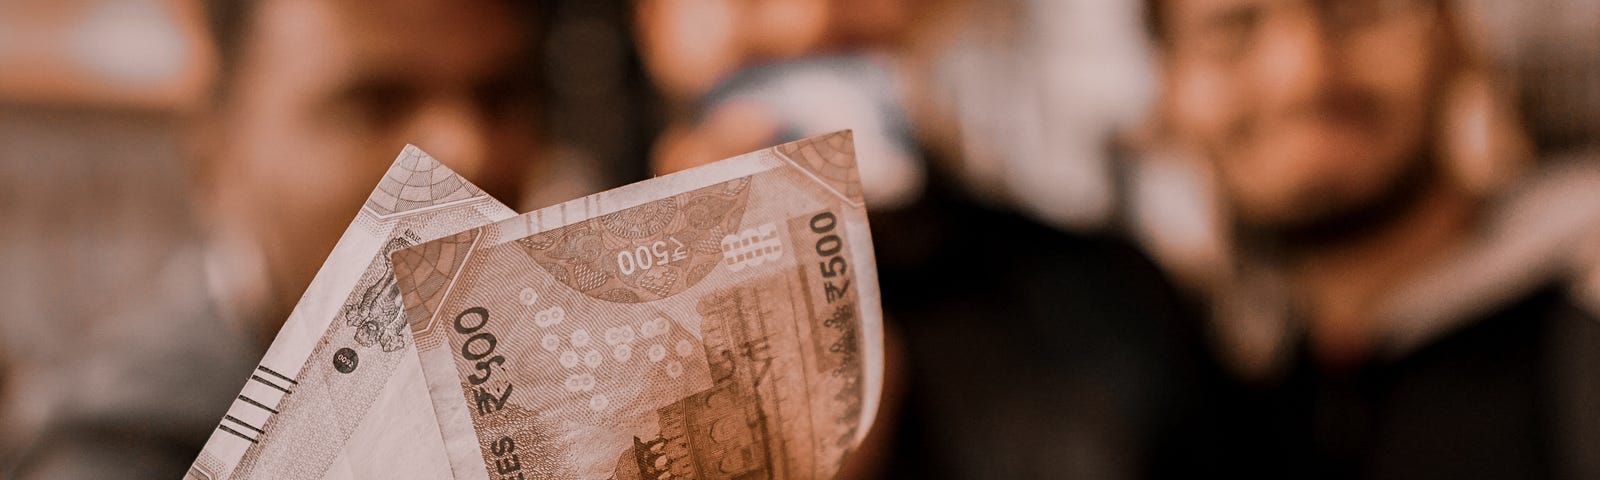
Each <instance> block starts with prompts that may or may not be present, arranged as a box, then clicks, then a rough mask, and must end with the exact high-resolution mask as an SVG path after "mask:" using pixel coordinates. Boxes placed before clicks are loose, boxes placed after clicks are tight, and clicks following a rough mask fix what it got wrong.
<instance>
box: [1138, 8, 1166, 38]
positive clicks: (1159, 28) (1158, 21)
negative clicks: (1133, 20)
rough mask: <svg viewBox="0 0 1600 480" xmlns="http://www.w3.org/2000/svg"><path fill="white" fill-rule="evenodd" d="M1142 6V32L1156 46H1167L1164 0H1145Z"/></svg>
mask: <svg viewBox="0 0 1600 480" xmlns="http://www.w3.org/2000/svg"><path fill="white" fill-rule="evenodd" d="M1143 6H1144V32H1145V35H1146V36H1148V37H1149V38H1150V43H1151V44H1152V45H1155V46H1156V48H1166V47H1167V30H1166V28H1167V24H1166V16H1167V13H1166V8H1167V3H1166V1H1165V0H1145V1H1144V2H1143Z"/></svg>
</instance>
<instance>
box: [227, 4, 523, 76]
mask: <svg viewBox="0 0 1600 480" xmlns="http://www.w3.org/2000/svg"><path fill="white" fill-rule="evenodd" d="M262 1H266V0H205V1H203V2H202V3H203V4H204V5H205V11H206V24H207V25H206V26H207V27H209V28H208V31H209V33H210V36H211V44H212V46H213V47H214V48H215V52H216V63H217V77H216V79H215V82H214V83H213V88H212V93H213V96H212V100H213V101H221V100H223V99H225V98H226V97H227V95H228V94H229V93H231V92H230V91H229V90H230V89H231V88H232V84H233V76H234V75H235V74H237V73H238V68H239V62H240V61H241V57H242V56H243V54H244V48H245V40H246V39H248V38H250V33H251V32H250V29H252V28H255V22H253V21H252V19H253V18H254V17H255V13H256V9H257V8H260V4H261V2H262ZM508 1H510V3H511V5H512V6H513V8H514V9H515V10H516V13H517V14H518V16H519V17H520V18H521V20H522V21H523V22H522V23H523V24H525V25H528V27H529V28H532V29H534V31H535V34H534V37H535V38H540V37H541V35H542V33H543V32H544V31H545V28H544V27H545V25H544V24H543V23H542V21H543V19H545V18H547V15H545V14H546V13H547V12H546V10H547V9H548V8H547V6H546V4H547V3H549V2H546V1H541V0H508ZM531 50H533V51H535V52H537V51H538V49H536V48H535V49H531ZM530 61H534V60H532V59H530Z"/></svg>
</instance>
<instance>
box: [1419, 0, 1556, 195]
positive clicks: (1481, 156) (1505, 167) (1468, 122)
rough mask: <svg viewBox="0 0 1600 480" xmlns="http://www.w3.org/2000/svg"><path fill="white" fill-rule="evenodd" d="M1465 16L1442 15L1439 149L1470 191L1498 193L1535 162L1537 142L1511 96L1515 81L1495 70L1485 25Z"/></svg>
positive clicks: (1455, 176)
mask: <svg viewBox="0 0 1600 480" xmlns="http://www.w3.org/2000/svg"><path fill="white" fill-rule="evenodd" d="M1466 20H1467V19H1465V18H1463V16H1462V15H1459V14H1452V12H1446V14H1445V15H1444V16H1442V17H1441V18H1440V22H1441V23H1440V28H1439V30H1438V31H1437V34H1438V35H1439V45H1440V50H1441V52H1440V56H1441V57H1443V64H1444V65H1445V66H1446V67H1445V68H1446V69H1447V71H1446V72H1444V73H1443V75H1442V77H1443V79H1442V80H1441V82H1440V92H1439V99H1438V101H1439V107H1438V113H1437V114H1438V116H1439V117H1438V119H1437V123H1436V124H1435V125H1434V128H1436V129H1437V131H1436V132H1435V135H1434V141H1435V142H1436V145H1435V151H1436V152H1438V154H1439V156H1440V159H1441V160H1442V161H1443V164H1444V166H1445V167H1446V171H1447V172H1448V173H1449V175H1450V176H1451V177H1452V178H1453V179H1454V180H1455V181H1456V182H1457V183H1458V184H1459V185H1461V186H1462V187H1463V188H1466V189H1467V191H1469V192H1472V193H1473V194H1474V195H1477V196H1479V197H1480V198H1481V197H1485V196H1489V195H1493V194H1494V193H1495V192H1498V191H1500V190H1502V189H1504V188H1505V187H1506V186H1508V185H1509V184H1511V183H1513V182H1514V181H1515V180H1516V179H1517V178H1519V176H1520V175H1521V174H1522V173H1523V172H1525V171H1526V170H1527V169H1528V168H1529V167H1531V166H1532V163H1533V156H1534V151H1533V143H1532V140H1530V139H1529V137H1528V133H1527V131H1526V130H1525V129H1524V128H1523V120H1522V118H1521V117H1522V116H1521V114H1520V113H1519V112H1518V111H1517V108H1516V107H1515V105H1516V102H1515V100H1514V99H1513V98H1512V96H1511V92H1514V91H1515V86H1514V85H1511V83H1510V82H1511V81H1510V79H1509V78H1505V77H1506V76H1504V75H1495V73H1494V72H1495V70H1494V68H1493V66H1492V65H1491V62H1490V60H1489V59H1488V58H1487V57H1488V55H1487V53H1486V52H1487V50H1486V48H1487V47H1486V46H1485V45H1483V44H1482V43H1481V42H1479V41H1478V40H1477V39H1478V38H1479V36H1476V35H1469V33H1473V32H1477V31H1480V30H1481V26H1479V25H1475V24H1472V23H1470V22H1467V21H1466Z"/></svg>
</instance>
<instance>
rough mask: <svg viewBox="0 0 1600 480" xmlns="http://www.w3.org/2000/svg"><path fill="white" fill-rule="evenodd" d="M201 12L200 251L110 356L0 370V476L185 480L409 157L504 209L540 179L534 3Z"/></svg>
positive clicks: (101, 353)
mask: <svg viewBox="0 0 1600 480" xmlns="http://www.w3.org/2000/svg"><path fill="white" fill-rule="evenodd" d="M205 8H206V9H207V13H208V14H209V18H210V19H211V20H212V33H213V34H214V35H215V40H216V52H217V57H218V64H219V67H220V68H219V69H218V70H219V73H220V75H219V76H218V77H217V79H216V80H215V82H214V84H213V96H212V98H211V100H212V101H211V103H210V104H209V106H207V107H206V108H204V109H202V110H203V111H201V112H200V113H199V115H198V116H197V118H195V119H194V122H193V126H192V129H193V132H192V134H193V136H192V140H193V141H192V143H191V145H190V147H191V148H190V153H191V154H192V155H191V156H192V157H193V162H192V165H193V166H194V167H195V170H196V171H197V175H196V179H197V181H196V185H197V187H198V188H197V189H198V190H199V192H200V193H199V194H198V199H197V201H196V202H195V203H196V204H197V205H196V206H197V207H198V209H199V210H200V211H199V212H198V213H199V215H200V223H201V228H200V234H199V236H200V237H201V238H200V240H198V241H195V242H184V243H182V244H175V245H174V246H173V249H174V250H176V252H175V253H172V254H170V255H166V256H164V257H163V258H165V259H166V260H165V261H164V265H162V266H161V268H159V269H157V270H156V271H155V272H152V274H151V275H150V276H149V277H148V278H147V279H146V282H148V283H149V285H137V286H129V287H128V288H130V289H138V290H139V291H141V292H144V295H143V296H141V297H140V298H139V299H138V300H139V301H138V302H131V303H125V304H121V305H118V306H117V307H116V314H115V316H116V317H117V318H116V319H115V321H109V322H99V323H96V324H94V325H95V326H93V327H92V328H90V329H88V330H87V331H85V332H84V333H83V335H84V336H85V337H86V339H92V338H98V337H100V336H106V335H113V336H116V339H117V340H115V341H112V342H111V343H109V344H107V345H104V346H100V347H96V348H93V349H88V350H79V351H78V353H76V354H75V355H72V356H70V359H71V360H72V361H71V362H67V363H54V364H44V365H33V364H31V363H25V364H20V365H18V364H13V365H7V366H6V367H7V370H6V379H5V380H6V385H5V386H6V389H5V390H4V391H5V393H6V394H7V395H8V402H7V404H6V405H5V407H6V409H5V410H6V412H5V413H6V418H7V423H6V425H5V430H4V431H3V432H0V433H3V436H0V438H3V439H4V441H5V443H4V450H5V455H4V458H3V459H0V461H3V462H4V464H3V465H0V469H3V470H0V476H5V477H7V478H177V477H179V476H181V475H182V474H183V472H184V471H185V469H186V468H187V466H188V465H189V463H190V462H191V461H192V460H193V459H194V455H195V454H196V453H197V452H198V451H199V449H200V447H201V445H202V444H203V443H204V441H205V440H206V438H207V437H208V436H209V435H210V433H211V430H212V429H213V428H215V426H216V422H217V421H218V419H219V418H221V416H222V414H223V413H224V411H225V410H226V408H227V407H228V405H229V403H230V400H231V399H232V397H233V396H234V395H235V394H236V393H238V391H239V388H240V386H241V385H242V384H243V382H244V380H245V379H246V378H247V376H248V373H247V372H248V371H249V369H250V368H251V367H252V364H253V363H254V362H255V361H256V360H257V359H259V358H260V355H261V354H262V352H263V349H264V347H265V346H266V345H267V343H268V342H270V341H271V340H272V339H273V337H274V336H275V335H276V333H277V331H278V328H279V327H280V326H281V325H282V322H283V321H284V320H285V319H286V318H287V315H288V313H289V312H290V310H291V309H292V308H293V307H294V304H295V302H296V301H297V300H298V299H299V297H300V294H301V292H302V291H303V290H304V289H305V287H306V285H307V284H308V283H309V282H310V280H311V278H312V276H313V275H314V274H315V273H316V271H317V269H318V267H319V266H320V265H321V264H322V262H323V260H324V259H325V258H326V257H327V254H328V253H329V251H330V250H331V249H332V247H333V244H334V243H335V242H336V241H337V240H338V238H339V235H340V234H341V233H342V232H343V231H344V229H345V228H346V227H347V225H348V223H349V221H350V219H351V218H353V216H354V214H355V212H356V210H357V209H358V208H359V207H360V205H361V202H362V201H363V200H364V199H365V197H366V196H367V195H368V193H369V192H370V191H371V190H372V188H373V186H374V185H376V183H377V180H378V178H379V177H380V176H381V175H382V173H383V172H384V171H385V170H386V169H387V168H388V167H389V165H390V164H391V163H392V162H393V160H394V157H395V155H396V154H397V153H398V152H399V151H400V149H401V148H402V147H403V146H405V144H407V143H414V144H416V145H418V146H420V147H421V148H423V149H425V150H426V151H428V152H429V153H430V154H432V155H434V156H436V157H437V158H438V159H440V161H442V162H444V163H445V164H447V165H449V166H450V167H452V168H453V169H455V170H456V171H457V172H459V173H461V174H462V175H463V176H465V177H466V178H468V179H469V180H471V181H473V182H474V183H476V184H478V185H479V186H481V187H483V188H484V190H486V191H488V192H489V193H491V194H493V195H495V196H497V197H498V198H501V199H503V200H505V201H507V202H512V203H514V202H515V201H516V200H518V199H520V198H521V197H520V193H521V192H519V189H520V187H521V186H522V185H523V184H524V182H525V180H527V178H528V177H529V176H531V175H537V174H539V173H540V166H541V165H542V164H541V162H538V161H537V155H535V152H534V147H535V146H536V142H535V139H536V138H538V137H537V135H536V125H535V123H536V122H535V117H536V115H535V113H536V110H535V108H536V104H535V102H534V93H535V92H536V89H535V85H536V81H537V79H536V78H535V76H534V75H533V72H534V71H535V68H536V67H537V66H538V62H537V61H536V60H535V59H534V58H533V53H534V52H535V48H536V47H537V35H539V34H540V28H538V23H537V20H538V17H537V14H538V13H540V12H536V11H534V10H535V4H533V3H530V2H516V1H501V0H471V1H465V2H463V1H435V0H404V1H401V2H397V3H396V2H386V3H384V4H382V5H376V4H373V5H369V4H364V3H360V2H353V1H344V0H259V1H251V0H237V1H217V2H207V3H206V4H205ZM72 343H73V344H85V342H72ZM57 348H64V349H72V348H74V347H72V346H70V345H58V347H57ZM52 380H53V381H52Z"/></svg>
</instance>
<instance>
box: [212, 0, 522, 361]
mask: <svg viewBox="0 0 1600 480" xmlns="http://www.w3.org/2000/svg"><path fill="white" fill-rule="evenodd" d="M534 5H535V3H533V2H516V1H505V0H473V1H469V2H448V1H436V0H406V1H401V2H398V3H385V4H384V5H383V6H382V7H381V8H379V7H378V6H376V5H368V4H363V3H360V2H351V1H341V0H258V1H248V0H243V1H229V2H212V4H211V5H210V6H209V8H211V14H212V18H213V21H214V25H215V30H216V31H217V32H220V33H219V35H218V37H217V44H218V47H219V55H218V56H219V58H220V60H221V61H220V69H219V70H220V73H221V75H220V77H219V79H218V81H217V83H216V86H215V95H216V96H215V98H214V102H213V103H212V105H211V106H210V108H209V109H208V110H207V111H206V112H205V113H204V116H203V118H201V119H200V120H199V121H198V122H197V128H198V131H197V132H196V133H197V142H196V148H195V151H194V153H195V156H196V162H195V163H196V165H197V166H198V167H199V171H200V178H199V185H200V188H201V189H202V194H203V195H204V197H203V200H202V201H201V206H202V212H201V214H202V215H203V219H204V220H205V221H207V224H206V227H207V228H208V231H209V232H210V233H211V234H213V237H212V238H211V240H212V246H213V247H214V248H212V249H211V250H210V251H209V252H208V254H209V255H211V257H209V258H208V262H209V263H208V264H209V266H210V272H209V274H210V275H211V280H212V281H213V283H214V285H215V287H216V288H217V289H218V293H219V294H220V297H221V299H222V300H223V301H225V302H228V304H226V305H224V307H225V308H226V309H227V310H228V311H230V312H234V314H235V316H237V317H239V318H237V319H236V320H238V321H242V322H245V323H247V324H248V325H250V327H251V328H252V329H254V330H255V331H256V332H257V333H258V335H259V336H260V338H261V340H262V341H263V342H268V341H271V339H272V337H274V336H276V334H277V331H278V327H279V326H280V325H281V324H282V322H283V321H284V319H285V318H287V316H288V313H289V311H290V310H291V309H293V307H294V304H295V303H296V302H297V301H298V300H299V298H300V292H301V291H303V290H304V289H305V287H306V285H307V284H309V283H310V282H311V278H312V276H314V275H315V274H316V272H317V269H318V268H319V267H321V265H322V262H323V259H325V258H327V255H328V253H329V251H331V250H332V249H333V244H334V243H335V242H336V241H338V239H339V236H340V235H341V234H342V233H343V232H344V230H345V228H346V227H347V226H348V225H349V222H350V219H351V218H353V216H354V213H355V211H356V210H357V209H358V208H359V207H360V205H361V202H362V201H364V200H365V199H366V197H367V195H368V194H369V193H371V191H372V187H373V186H374V185H376V181H377V179H378V178H379V177H381V176H382V175H383V172H384V171H386V170H387V169H388V168H389V165H390V164H391V163H393V161H394V157H395V155H396V154H397V152H399V151H400V148H401V147H404V146H405V145H406V144H407V143H411V144H415V145H417V146H418V147H420V148H422V149H423V151H426V152H428V153H429V154H430V155H432V156H434V157H435V158H438V159H439V161H440V162H443V163H444V164H445V165H447V166H449V167H450V168H452V169H454V170H455V171H456V172H458V173H460V174H461V175H462V176H463V177H465V178H467V179H468V180H469V181H471V182H473V183H475V184H477V185H478V186H479V187H481V188H483V189H484V191H486V192H488V193H489V194H490V195H493V196H495V197H496V198H500V199H502V200H503V201H506V202H508V203H513V204H514V203H515V202H516V201H517V200H518V199H520V198H521V192H520V188H521V187H522V186H523V184H524V183H526V181H527V178H528V176H529V175H532V174H537V171H536V170H537V167H538V166H540V165H541V163H540V162H538V161H536V158H535V146H536V142H535V140H534V139H535V138H536V135H535V133H536V130H535V123H536V119H537V117H538V116H537V110H536V109H535V91H536V90H535V84H536V82H537V81H538V77H537V75H536V73H535V72H536V71H537V70H536V69H537V67H538V65H537V61H536V60H535V54H536V50H535V47H536V46H537V42H536V41H535V39H536V35H537V34H538V29H537V28H536V26H537V25H536V17H535V15H537V14H538V12H535V11H534Z"/></svg>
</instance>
